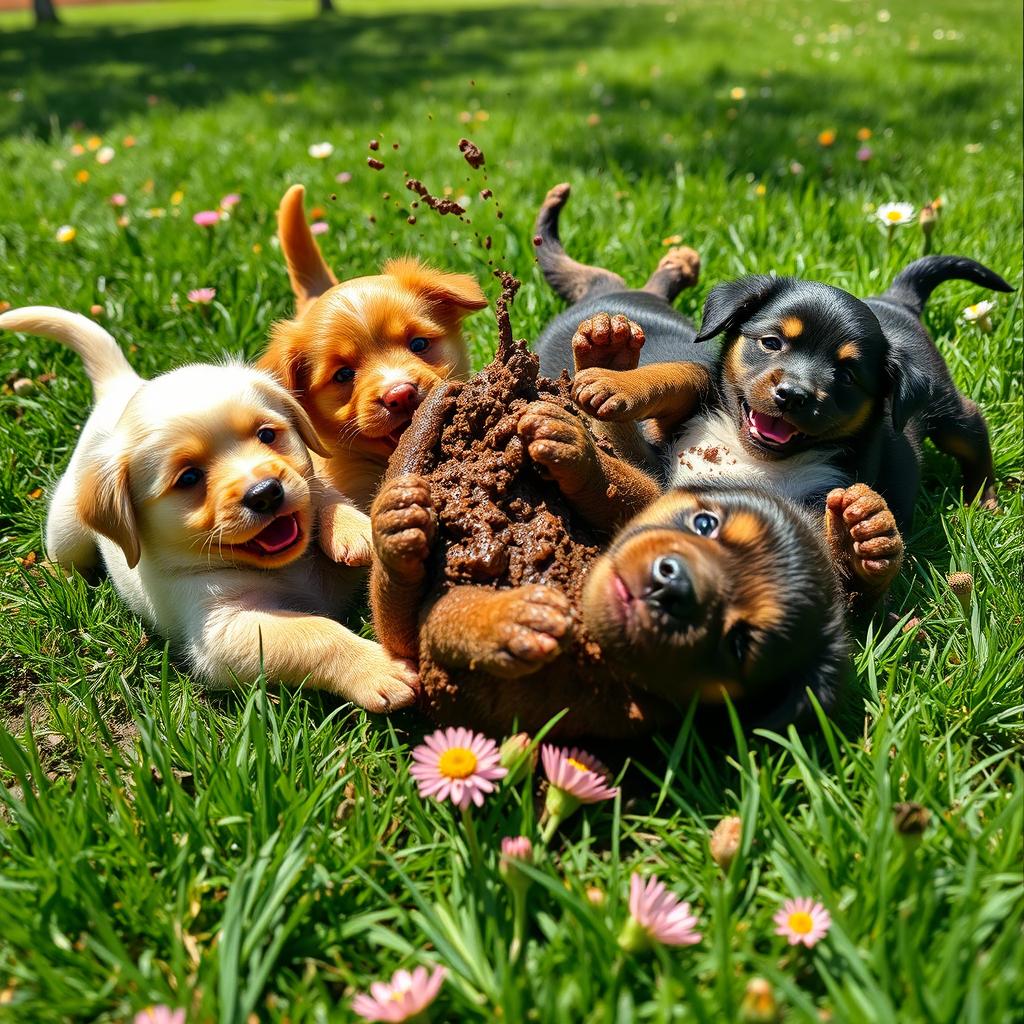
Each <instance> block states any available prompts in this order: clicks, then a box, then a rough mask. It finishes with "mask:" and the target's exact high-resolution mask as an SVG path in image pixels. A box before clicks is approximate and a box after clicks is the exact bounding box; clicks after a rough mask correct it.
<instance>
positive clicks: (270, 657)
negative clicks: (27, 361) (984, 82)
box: [0, 306, 418, 712]
mask: <svg viewBox="0 0 1024 1024" xmlns="http://www.w3.org/2000/svg"><path fill="white" fill-rule="evenodd" d="M0 328H3V329H6V330H11V331H23V332H26V333H30V334H40V335H43V336H45V337H48V338H53V339H55V340H57V341H60V342H63V343H64V344H65V345H67V346H69V347H70V348H72V349H73V350H74V351H75V352H77V353H78V354H79V355H80V356H81V357H82V361H83V362H84V364H85V369H86V373H87V374H88V375H89V379H90V380H91V381H92V385H93V391H94V394H95V400H96V405H95V408H94V409H93V411H92V413H91V415H90V416H89V419H88V421H87V423H86V424H85V427H84V428H83V430H82V433H81V436H80V437H79V440H78V444H77V445H76V447H75V451H74V454H73V455H72V457H71V461H70V463H69V465H68V468H67V470H66V471H65V473H64V475H63V476H62V477H61V479H60V482H59V483H58V485H57V487H56V490H55V491H54V494H53V498H52V500H51V502H50V507H49V511H48V515H47V521H46V551H47V555H48V557H49V558H50V559H51V560H53V561H55V562H57V563H59V564H60V565H62V566H64V567H66V568H75V569H78V570H80V571H82V572H85V571H88V570H90V569H94V568H98V567H99V565H100V563H101V560H102V564H103V565H105V566H106V569H107V572H108V574H109V576H110V579H111V581H112V582H113V584H114V587H115V588H116V590H117V592H118V593H119V594H120V595H121V598H122V599H123V600H124V601H125V603H126V604H127V605H128V606H129V607H130V608H131V609H132V611H133V612H135V613H136V614H137V615H139V616H141V617H142V618H143V619H145V620H146V621H147V622H148V623H150V624H151V625H152V626H153V627H154V628H155V629H156V630H157V631H159V632H160V633H161V634H163V635H165V636H167V637H168V638H170V639H171V640H172V642H174V643H175V644H176V645H177V646H178V647H179V648H180V650H181V651H182V653H183V654H184V655H185V656H186V657H187V659H188V661H189V663H190V665H191V667H192V669H193V670H194V672H195V673H196V675H197V676H199V677H200V678H201V679H202V680H203V681H204V682H205V683H206V684H208V685H210V686H213V687H225V686H230V685H231V684H232V682H233V680H234V679H235V677H237V678H239V679H240V680H243V681H244V680H249V679H252V678H254V677H255V676H256V675H258V673H259V671H260V666H261V662H262V665H263V668H264V670H265V672H266V675H267V677H268V678H269V679H271V680H280V681H282V682H285V683H292V684H298V683H302V682H304V681H305V682H306V683H307V684H309V685H311V686H314V687H316V688H318V689H323V690H327V691H329V692H331V693H334V694H337V695H338V696H340V697H343V698H345V699H347V700H351V701H354V702H356V703H357V704H361V705H362V706H363V707H365V708H367V709H369V710H371V711H377V712H384V711H390V710H394V709H396V708H400V707H404V706H405V705H408V704H410V703H412V701H413V700H414V699H415V696H416V692H417V688H418V679H417V676H416V672H415V668H414V667H413V665H412V663H411V662H408V661H403V660H401V659H396V658H393V657H391V656H390V655H389V654H387V653H386V652H385V651H384V650H383V648H381V647H380V646H379V645H377V644H375V643H372V642H371V641H369V640H364V639H362V638H361V637H358V636H356V635H355V634H354V633H352V632H351V631H350V630H348V629H346V628H345V627H344V626H343V625H341V624H340V623H339V622H336V621H335V620H334V619H333V618H331V617H330V616H332V615H336V614H338V613H340V612H341V611H342V610H343V608H344V606H345V603H346V601H347V599H348V598H349V597H350V595H351V593H352V591H353V590H354V589H356V588H357V587H358V586H359V583H360V582H361V580H362V574H361V573H360V572H359V571H358V570H352V569H346V568H345V567H342V566H336V565H334V564H333V563H332V562H331V561H330V560H329V559H328V558H327V557H326V556H325V555H324V554H323V553H322V552H321V551H320V550H319V548H318V547H317V546H316V545H315V544H311V543H310V541H311V538H312V537H313V535H314V534H315V532H316V516H317V510H318V509H319V508H320V507H321V506H324V505H327V504H334V503H337V502H339V501H343V500H344V499H342V498H341V496H340V495H338V494H336V493H334V492H332V491H331V490H330V489H329V488H326V487H325V486H323V485H322V484H320V482H319V481H317V480H316V478H315V475H314V471H313V465H312V460H311V458H310V454H309V451H308V450H307V449H312V450H313V451H314V452H318V453H320V454H324V452H323V446H322V444H321V442H320V440H319V438H318V437H317V434H316V431H315V430H314V429H313V426H312V424H311V422H310V420H309V417H308V416H307V415H306V413H305V412H304V411H303V410H302V408H301V406H300V405H299V404H298V402H296V400H295V399H294V398H293V397H292V396H291V395H290V394H289V393H288V392H287V391H286V390H285V389H284V388H283V387H281V386H280V384H278V383H277V382H276V381H275V380H274V379H273V378H272V377H270V376H269V375H268V374H266V373H264V372H262V371H260V370H256V369H252V368H250V367H246V366H243V365H240V364H234V365H224V366H212V365H192V366H183V367H181V368H180V369H177V370H172V371H171V372H169V373H165V374H162V375H161V376H159V377H156V378H155V379H153V380H149V381H144V380H142V378H140V377H139V376H138V375H137V374H136V373H135V371H134V370H132V368H131V366H129V364H128V362H127V360H126V359H125V358H124V355H123V354H122V352H121V350H120V348H119V347H118V345H117V343H116V342H115V341H114V339H113V338H112V337H111V336H110V334H108V333H107V332H106V331H105V330H104V329H103V328H102V327H100V326H99V325H98V324H96V323H94V322H93V321H91V320H89V319H87V318H86V317H84V316H80V315H78V314H77V313H70V312H68V311H67V310H62V309H54V308H50V307H46V306H30V307H26V308H24V309H15V310H11V311H9V312H7V313H4V314H3V315H0Z"/></svg>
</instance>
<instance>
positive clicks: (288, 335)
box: [256, 320, 309, 395]
mask: <svg viewBox="0 0 1024 1024" xmlns="http://www.w3.org/2000/svg"><path fill="white" fill-rule="evenodd" d="M300 335H301V328H300V327H299V325H298V323H297V322H296V321H295V320H278V321H277V322H276V323H274V324H271V327H270V344H269V345H267V351H266V352H264V353H263V355H262V356H260V358H259V359H258V360H257V361H256V366H257V368H258V369H260V370H264V371H265V372H267V373H269V374H270V375H271V376H272V377H273V378H274V379H275V380H276V381H277V382H278V383H280V384H282V385H283V386H284V387H285V388H287V389H288V390H289V391H290V392H291V393H292V394H293V395H301V394H302V393H303V392H304V391H305V390H306V389H307V388H308V387H309V363H308V361H307V360H306V356H305V353H304V352H303V349H302V339H301V336H300Z"/></svg>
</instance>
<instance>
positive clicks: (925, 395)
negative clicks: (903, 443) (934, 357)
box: [885, 351, 931, 434]
mask: <svg viewBox="0 0 1024 1024" xmlns="http://www.w3.org/2000/svg"><path fill="white" fill-rule="evenodd" d="M885 371H886V374H887V375H888V377H889V382H890V389H891V390H890V392H889V413H890V415H891V416H892V426H893V429H894V430H895V431H896V433H897V434H902V433H903V428H904V427H905V426H906V425H907V420H909V419H910V417H911V416H913V415H914V414H915V413H917V412H919V411H920V410H921V409H923V408H924V407H925V406H926V405H927V404H928V400H929V398H930V397H931V386H930V384H929V381H928V377H927V376H926V375H925V374H924V373H922V372H921V370H919V369H918V368H917V367H916V366H915V365H914V364H913V363H911V362H909V361H908V360H906V359H900V358H898V357H896V356H894V355H893V353H892V351H890V352H889V355H888V357H887V358H886V362H885Z"/></svg>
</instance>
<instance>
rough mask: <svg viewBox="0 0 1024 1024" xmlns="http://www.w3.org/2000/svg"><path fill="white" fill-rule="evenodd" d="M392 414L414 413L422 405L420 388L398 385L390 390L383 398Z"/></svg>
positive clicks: (406, 384)
mask: <svg viewBox="0 0 1024 1024" xmlns="http://www.w3.org/2000/svg"><path fill="white" fill-rule="evenodd" d="M381 401H382V402H383V403H384V405H385V407H386V408H388V409H390V410H391V411H392V412H412V411H413V410H414V409H415V408H416V406H418V405H419V404H420V392H419V388H417V387H416V385H415V384H409V383H408V382H407V383H405V384H396V385H395V386H394V387H391V388H388V389H387V391H385V392H384V395H383V396H382V398H381Z"/></svg>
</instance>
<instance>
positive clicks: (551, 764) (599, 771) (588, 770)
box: [540, 744, 619, 804]
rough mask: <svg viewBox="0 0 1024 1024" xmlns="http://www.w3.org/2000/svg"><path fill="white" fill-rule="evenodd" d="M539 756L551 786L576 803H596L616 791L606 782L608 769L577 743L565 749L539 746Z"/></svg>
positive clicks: (606, 798) (616, 791)
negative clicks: (569, 748) (575, 745)
mask: <svg viewBox="0 0 1024 1024" xmlns="http://www.w3.org/2000/svg"><path fill="white" fill-rule="evenodd" d="M540 759H541V761H542V762H543V763H544V771H545V773H546V774H547V777H548V781H549V782H550V783H551V786H552V788H554V789H559V790H561V791H562V792H563V793H565V794H567V795H568V796H571V797H573V798H574V799H575V800H576V802H577V803H581V804H596V803H597V802H598V801H600V800H611V799H612V798H613V797H614V796H616V795H617V794H618V792H619V791H618V789H616V788H615V787H614V786H609V785H608V776H609V774H610V773H609V771H608V769H607V768H605V766H604V765H603V764H601V762H600V761H598V760H597V758H596V757H591V756H590V754H588V753H586V752H585V751H583V750H580V749H579V747H573V748H572V749H571V750H565V749H563V748H559V747H552V746H550V745H549V744H545V745H544V746H542V747H541V748H540Z"/></svg>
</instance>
